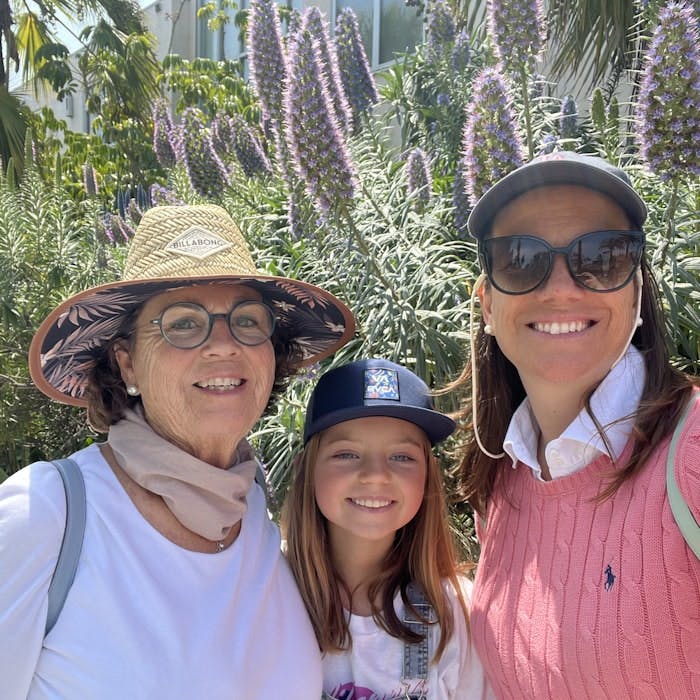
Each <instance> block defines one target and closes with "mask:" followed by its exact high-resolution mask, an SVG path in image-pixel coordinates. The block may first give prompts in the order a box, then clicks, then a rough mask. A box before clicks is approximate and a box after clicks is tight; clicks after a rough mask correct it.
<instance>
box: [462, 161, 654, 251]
mask: <svg viewBox="0 0 700 700" xmlns="http://www.w3.org/2000/svg"><path fill="white" fill-rule="evenodd" d="M546 185H580V186H581V187H587V188H588V189H591V190H596V191H598V192H602V193H603V194H606V195H607V196H608V197H610V198H611V199H614V200H615V201H616V202H617V203H618V204H619V205H620V206H621V207H622V208H623V209H624V210H625V212H626V213H627V216H629V218H630V220H631V222H632V224H633V225H634V226H636V227H638V228H641V227H642V224H643V223H644V220H645V219H646V218H647V208H646V205H645V204H644V200H643V199H642V198H641V197H640V196H639V195H638V194H637V192H635V190H634V188H633V187H632V183H631V182H630V179H629V177H628V176H627V173H625V172H624V171H623V170H621V169H620V168H618V167H616V166H614V165H612V164H611V163H608V161H606V160H603V159H602V158H599V157H598V156H588V155H584V154H582V153H574V152H573V151H555V152H554V153H547V154H545V155H543V156H538V157H537V158H533V160H531V161H530V162H528V163H525V165H521V166H520V167H519V168H516V169H515V170H513V171H512V172H510V173H508V175H506V176H505V177H503V178H501V179H500V180H499V181H498V182H497V183H496V184H495V185H494V186H493V187H491V189H489V190H487V191H486V192H485V193H484V194H483V195H482V197H481V199H479V201H478V202H477V203H476V205H475V206H474V208H473V209H472V212H471V214H470V215H469V219H468V221H467V226H468V227H469V233H471V235H472V236H473V237H474V238H476V239H478V240H481V239H482V238H483V237H484V236H485V235H486V234H487V233H488V232H489V228H490V226H491V223H492V221H493V219H494V218H495V216H496V215H497V214H498V213H499V212H500V211H501V209H502V208H503V207H505V206H506V204H508V203H509V202H511V201H512V200H514V199H515V198H516V197H519V196H520V195H522V194H525V193H526V192H529V191H530V190H534V189H535V188H537V187H544V186H546Z"/></svg>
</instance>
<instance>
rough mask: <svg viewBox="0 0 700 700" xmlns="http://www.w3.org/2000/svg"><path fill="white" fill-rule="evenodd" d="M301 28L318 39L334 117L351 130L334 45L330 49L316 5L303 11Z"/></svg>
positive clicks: (345, 129)
mask: <svg viewBox="0 0 700 700" xmlns="http://www.w3.org/2000/svg"><path fill="white" fill-rule="evenodd" d="M301 28H302V29H308V30H309V31H310V32H311V36H313V37H315V39H316V40H317V41H318V55H319V59H320V61H321V69H322V70H323V74H324V75H325V77H326V83H327V85H328V90H329V93H330V96H331V99H332V101H333V109H334V111H335V116H336V119H337V120H338V124H340V127H341V128H342V129H343V131H345V132H349V131H351V130H352V112H351V111H350V105H349V104H348V100H347V98H346V97H345V89H344V88H343V81H342V79H341V77H340V70H339V68H338V57H337V54H336V52H335V47H333V48H332V49H331V45H330V39H329V37H328V30H327V25H326V22H325V20H324V18H323V15H322V14H321V10H319V9H318V7H316V6H312V7H308V8H307V9H306V10H305V11H304V16H303V18H302V22H301Z"/></svg>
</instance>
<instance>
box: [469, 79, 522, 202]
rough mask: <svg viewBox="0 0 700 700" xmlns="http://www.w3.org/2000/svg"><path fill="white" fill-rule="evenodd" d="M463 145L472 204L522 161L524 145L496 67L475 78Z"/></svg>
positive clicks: (508, 97)
mask: <svg viewBox="0 0 700 700" xmlns="http://www.w3.org/2000/svg"><path fill="white" fill-rule="evenodd" d="M462 145H463V157H464V178H465V181H466V186H467V192H468V194H469V200H470V202H471V204H472V205H474V204H476V202H477V200H478V199H479V197H481V195H482V194H484V192H486V190H487V189H489V187H491V185H493V184H495V183H496V182H497V181H498V180H500V179H501V178H502V177H504V176H505V175H507V174H508V173H509V172H510V171H511V170H514V169H515V168H517V167H518V166H519V165H522V163H523V154H524V152H525V149H524V146H523V142H522V139H521V137H520V134H519V133H518V126H517V122H516V119H515V114H514V112H513V108H512V102H511V99H510V96H509V94H508V89H507V87H506V82H505V79H504V77H503V76H502V75H501V73H500V72H499V71H498V69H497V68H493V67H490V68H484V69H483V70H482V71H481V73H479V75H478V76H477V77H476V79H475V80H474V86H473V91H472V103H471V105H468V106H467V120H466V123H465V126H464V138H463V142H462Z"/></svg>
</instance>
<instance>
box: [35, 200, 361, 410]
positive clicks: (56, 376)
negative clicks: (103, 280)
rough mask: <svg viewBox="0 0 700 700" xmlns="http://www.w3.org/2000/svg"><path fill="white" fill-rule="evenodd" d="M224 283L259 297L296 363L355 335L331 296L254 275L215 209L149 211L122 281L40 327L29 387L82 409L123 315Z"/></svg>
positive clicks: (348, 316)
mask: <svg viewBox="0 0 700 700" xmlns="http://www.w3.org/2000/svg"><path fill="white" fill-rule="evenodd" d="M229 281H230V282H238V283H243V284H245V285H246V286H247V287H251V288H253V289H255V290H257V291H258V292H260V294H261V295H262V298H263V301H265V302H266V303H267V304H269V306H270V307H271V308H272V310H273V312H274V314H275V317H276V323H277V328H279V329H284V330H286V332H287V334H289V335H290V336H291V337H292V338H294V340H295V341H296V342H297V344H298V345H299V347H300V348H301V351H302V354H303V360H302V362H301V363H300V364H301V365H308V364H312V363H314V362H317V361H318V360H321V359H323V358H324V357H327V356H328V355H330V354H331V353H333V352H335V350H337V349H338V348H339V347H341V346H342V345H344V344H345V343H346V342H347V341H348V340H349V339H350V338H351V337H352V334H353V332H354V330H355V321H354V319H353V316H352V313H351V312H350V310H349V309H348V308H347V307H346V306H345V304H343V303H342V302H340V301H339V300H338V299H336V298H335V297H334V296H333V295H332V294H329V293H328V292H326V291H325V290H323V289H320V288H318V287H315V286H313V285H311V284H306V283H305V282H299V281H297V280H292V279H287V278H285V277H272V276H265V275H261V274H259V273H258V271H257V270H256V269H255V265H254V263H253V259H252V257H251V254H250V250H249V249H248V246H247V244H246V242H245V239H244V238H243V236H242V234H241V232H240V231H239V229H238V227H237V226H236V224H235V223H234V222H233V221H232V219H231V218H230V217H229V215H228V213H227V212H226V211H225V210H224V209H222V208H221V207H217V206H213V205H200V206H168V207H154V208H153V209H149V210H148V211H147V212H146V213H145V214H144V216H143V218H142V219H141V222H140V223H139V226H138V228H137V230H136V234H135V235H134V238H133V240H132V243H131V247H130V249H129V255H128V258H127V261H126V265H125V269H124V275H123V278H122V280H120V281H116V282H110V283H108V284H103V285H101V286H99V287H94V288H92V289H88V290H86V291H84V292H80V293H79V294H76V295H74V296H72V297H71V298H69V299H67V300H66V301H64V302H63V303H62V304H60V305H59V306H58V307H57V308H56V309H54V311H53V312H52V313H51V314H49V316H48V318H46V320H45V321H44V322H43V323H42V324H41V326H40V327H39V330H38V331H37V333H36V335H35V336H34V339H33V340H32V344H31V347H30V349H29V369H30V373H31V376H32V379H33V380H34V383H35V384H36V386H37V387H38V388H39V389H40V390H41V391H42V392H43V393H44V394H46V395H47V396H49V397H50V398H52V399H54V400H56V401H60V402H61V403H67V404H72V405H74V406H85V405H86V404H87V402H86V400H85V398H84V392H85V388H86V386H87V382H88V380H89V377H90V372H91V370H92V368H93V366H94V364H95V359H96V357H97V355H98V353H99V352H100V350H101V349H102V346H103V345H104V344H105V343H107V342H108V341H110V340H111V339H112V338H114V337H115V335H116V334H117V332H118V331H119V329H120V328H121V325H122V323H123V321H124V319H125V317H126V316H127V314H129V313H130V312H131V311H133V310H134V309H135V308H136V307H138V306H139V305H141V304H143V303H144V302H145V301H146V300H147V299H149V298H150V297H152V296H154V295H156V294H160V293H161V292H165V291H167V290H171V289H177V288H179V287H184V286H188V285H192V284H206V283H208V282H229Z"/></svg>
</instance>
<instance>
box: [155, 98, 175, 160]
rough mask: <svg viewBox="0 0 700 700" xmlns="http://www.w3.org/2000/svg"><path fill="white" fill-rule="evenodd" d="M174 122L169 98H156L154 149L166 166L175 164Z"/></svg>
mask: <svg viewBox="0 0 700 700" xmlns="http://www.w3.org/2000/svg"><path fill="white" fill-rule="evenodd" d="M172 138H173V122H172V120H171V119H170V105H169V104H168V101H167V100H156V103H155V106H154V108H153V150H154V152H155V154H156V158H157V159H158V162H159V163H160V164H161V165H162V166H163V167H164V168H172V167H173V166H174V165H175V150H174V148H173V142H172Z"/></svg>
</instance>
